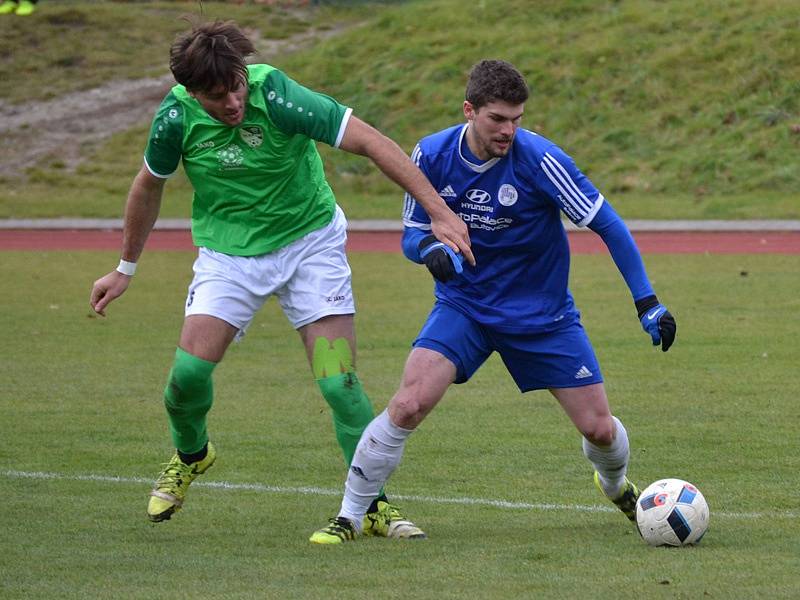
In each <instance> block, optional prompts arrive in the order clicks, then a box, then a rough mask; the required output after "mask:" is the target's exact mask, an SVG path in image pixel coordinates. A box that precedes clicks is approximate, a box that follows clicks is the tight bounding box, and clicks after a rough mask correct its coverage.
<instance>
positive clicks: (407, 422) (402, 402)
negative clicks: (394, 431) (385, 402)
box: [389, 390, 432, 429]
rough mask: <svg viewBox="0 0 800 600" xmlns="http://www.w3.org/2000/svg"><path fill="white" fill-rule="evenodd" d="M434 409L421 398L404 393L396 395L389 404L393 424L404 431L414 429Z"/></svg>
mask: <svg viewBox="0 0 800 600" xmlns="http://www.w3.org/2000/svg"><path fill="white" fill-rule="evenodd" d="M431 408H432V407H428V405H427V404H426V403H425V402H423V401H421V399H420V396H418V395H416V394H412V393H407V392H406V393H404V392H403V391H402V390H401V391H399V392H398V393H397V394H395V396H394V398H392V401H391V402H390V403H389V415H390V416H391V419H392V423H394V424H395V425H397V426H398V427H402V428H404V429H414V428H416V426H417V425H419V424H420V423H421V422H422V420H423V419H424V418H425V416H426V415H427V414H428V413H429V412H430V409H431Z"/></svg>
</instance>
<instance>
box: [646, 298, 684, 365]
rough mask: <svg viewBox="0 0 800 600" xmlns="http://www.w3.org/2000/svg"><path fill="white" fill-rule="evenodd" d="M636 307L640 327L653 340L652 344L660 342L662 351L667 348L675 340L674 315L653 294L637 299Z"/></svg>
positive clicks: (655, 344) (676, 328)
mask: <svg viewBox="0 0 800 600" xmlns="http://www.w3.org/2000/svg"><path fill="white" fill-rule="evenodd" d="M636 308H637V310H638V313H639V322H640V323H641V324H642V329H644V330H645V333H647V334H648V335H649V336H650V338H651V339H652V340H653V346H658V345H659V344H661V350H662V352H666V351H667V350H669V348H670V346H672V343H673V342H674V341H675V333H676V332H677V330H678V326H677V324H676V323H675V317H673V316H672V314H670V312H669V311H668V310H667V307H666V306H664V305H663V304H661V303H660V302H659V301H658V299H657V298H656V297H655V296H649V297H648V298H644V299H642V300H639V301H637V302H636Z"/></svg>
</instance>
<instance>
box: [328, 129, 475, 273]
mask: <svg viewBox="0 0 800 600" xmlns="http://www.w3.org/2000/svg"><path fill="white" fill-rule="evenodd" d="M339 147H340V148H341V149H342V150H346V151H348V152H352V153H353V154H360V155H361V156H366V157H368V158H369V159H370V160H372V162H373V163H375V165H376V166H377V167H378V168H379V169H380V170H381V171H382V172H383V174H384V175H386V176H387V177H388V178H389V179H391V180H392V181H394V182H395V183H396V184H397V185H399V186H400V187H401V188H403V189H404V190H406V191H407V192H408V193H409V194H410V195H411V196H413V197H414V198H415V199H416V201H417V202H418V203H419V204H420V205H421V206H422V208H423V209H425V212H426V213H428V216H429V217H430V219H431V231H432V232H433V235H434V236H435V237H436V239H437V240H439V241H440V242H441V243H443V244H445V245H446V246H448V247H449V248H450V249H451V250H453V251H456V252H460V253H463V255H464V257H465V258H466V259H467V261H469V263H470V264H471V265H473V266H474V265H475V257H474V256H473V255H472V250H471V249H470V240H469V233H468V229H467V226H466V224H465V223H464V221H462V220H461V219H460V218H459V216H458V215H456V214H455V213H454V212H453V211H452V210H450V208H449V207H448V206H447V204H446V203H445V201H444V200H442V198H441V197H440V196H439V194H437V193H436V190H435V189H433V186H432V185H431V183H430V182H429V181H428V179H427V178H426V177H425V175H424V174H423V173H422V171H420V170H419V168H418V167H417V166H416V165H415V164H414V163H413V162H412V161H411V159H410V158H409V157H408V156H407V155H406V153H405V152H403V149H402V148H400V146H398V145H397V144H396V143H395V142H394V141H393V140H391V139H390V138H388V137H386V136H385V135H383V134H382V133H381V132H380V131H378V130H377V129H375V128H374V127H372V126H371V125H368V124H367V123H365V122H364V121H362V120H361V119H359V118H358V117H356V116H352V115H351V116H350V119H349V121H348V122H347V128H346V129H345V132H344V136H343V137H342V142H341V144H340V146H339Z"/></svg>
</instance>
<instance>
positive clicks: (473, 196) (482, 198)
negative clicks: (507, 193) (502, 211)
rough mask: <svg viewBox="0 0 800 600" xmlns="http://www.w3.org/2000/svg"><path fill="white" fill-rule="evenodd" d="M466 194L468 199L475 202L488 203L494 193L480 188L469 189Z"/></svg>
mask: <svg viewBox="0 0 800 600" xmlns="http://www.w3.org/2000/svg"><path fill="white" fill-rule="evenodd" d="M465 196H466V198H467V200H469V201H470V202H474V203H475V204H486V203H487V202H489V200H491V199H492V195H491V194H490V193H489V192H484V191H483V190H478V189H471V190H469V191H468V192H467V193H466V194H465Z"/></svg>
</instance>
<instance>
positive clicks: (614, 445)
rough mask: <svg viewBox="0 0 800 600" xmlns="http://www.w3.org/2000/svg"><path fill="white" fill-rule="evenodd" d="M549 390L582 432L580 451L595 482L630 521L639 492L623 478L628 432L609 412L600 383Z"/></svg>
mask: <svg viewBox="0 0 800 600" xmlns="http://www.w3.org/2000/svg"><path fill="white" fill-rule="evenodd" d="M550 392H551V393H552V394H553V396H555V397H556V398H557V399H558V401H559V403H560V404H561V406H562V407H563V408H564V411H565V412H566V413H567V415H568V416H569V418H570V419H571V420H572V422H573V423H574V424H575V427H577V428H578V431H580V432H581V434H582V435H583V453H584V455H585V456H586V458H587V459H589V461H590V462H591V463H592V465H593V466H594V469H595V472H594V482H595V485H596V486H597V488H598V489H599V490H600V491H601V492H602V493H603V495H605V496H606V497H607V498H608V499H609V500H611V501H612V502H613V503H614V504H615V505H616V506H617V507H618V508H619V509H620V510H621V511H622V512H623V513H625V516H626V517H628V519H630V520H634V519H635V518H636V500H637V499H638V497H639V493H640V492H639V488H637V487H636V485H635V484H633V483H632V482H631V481H630V480H629V479H628V478H627V477H626V473H627V470H628V459H629V457H630V448H629V445H628V434H627V431H626V430H625V427H624V426H623V425H622V422H621V421H620V420H619V419H617V418H616V417H614V416H612V415H611V411H610V409H609V406H608V398H607V397H606V393H605V388H604V386H603V384H602V383H596V384H593V385H587V386H583V387H576V388H561V389H551V390H550Z"/></svg>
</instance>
